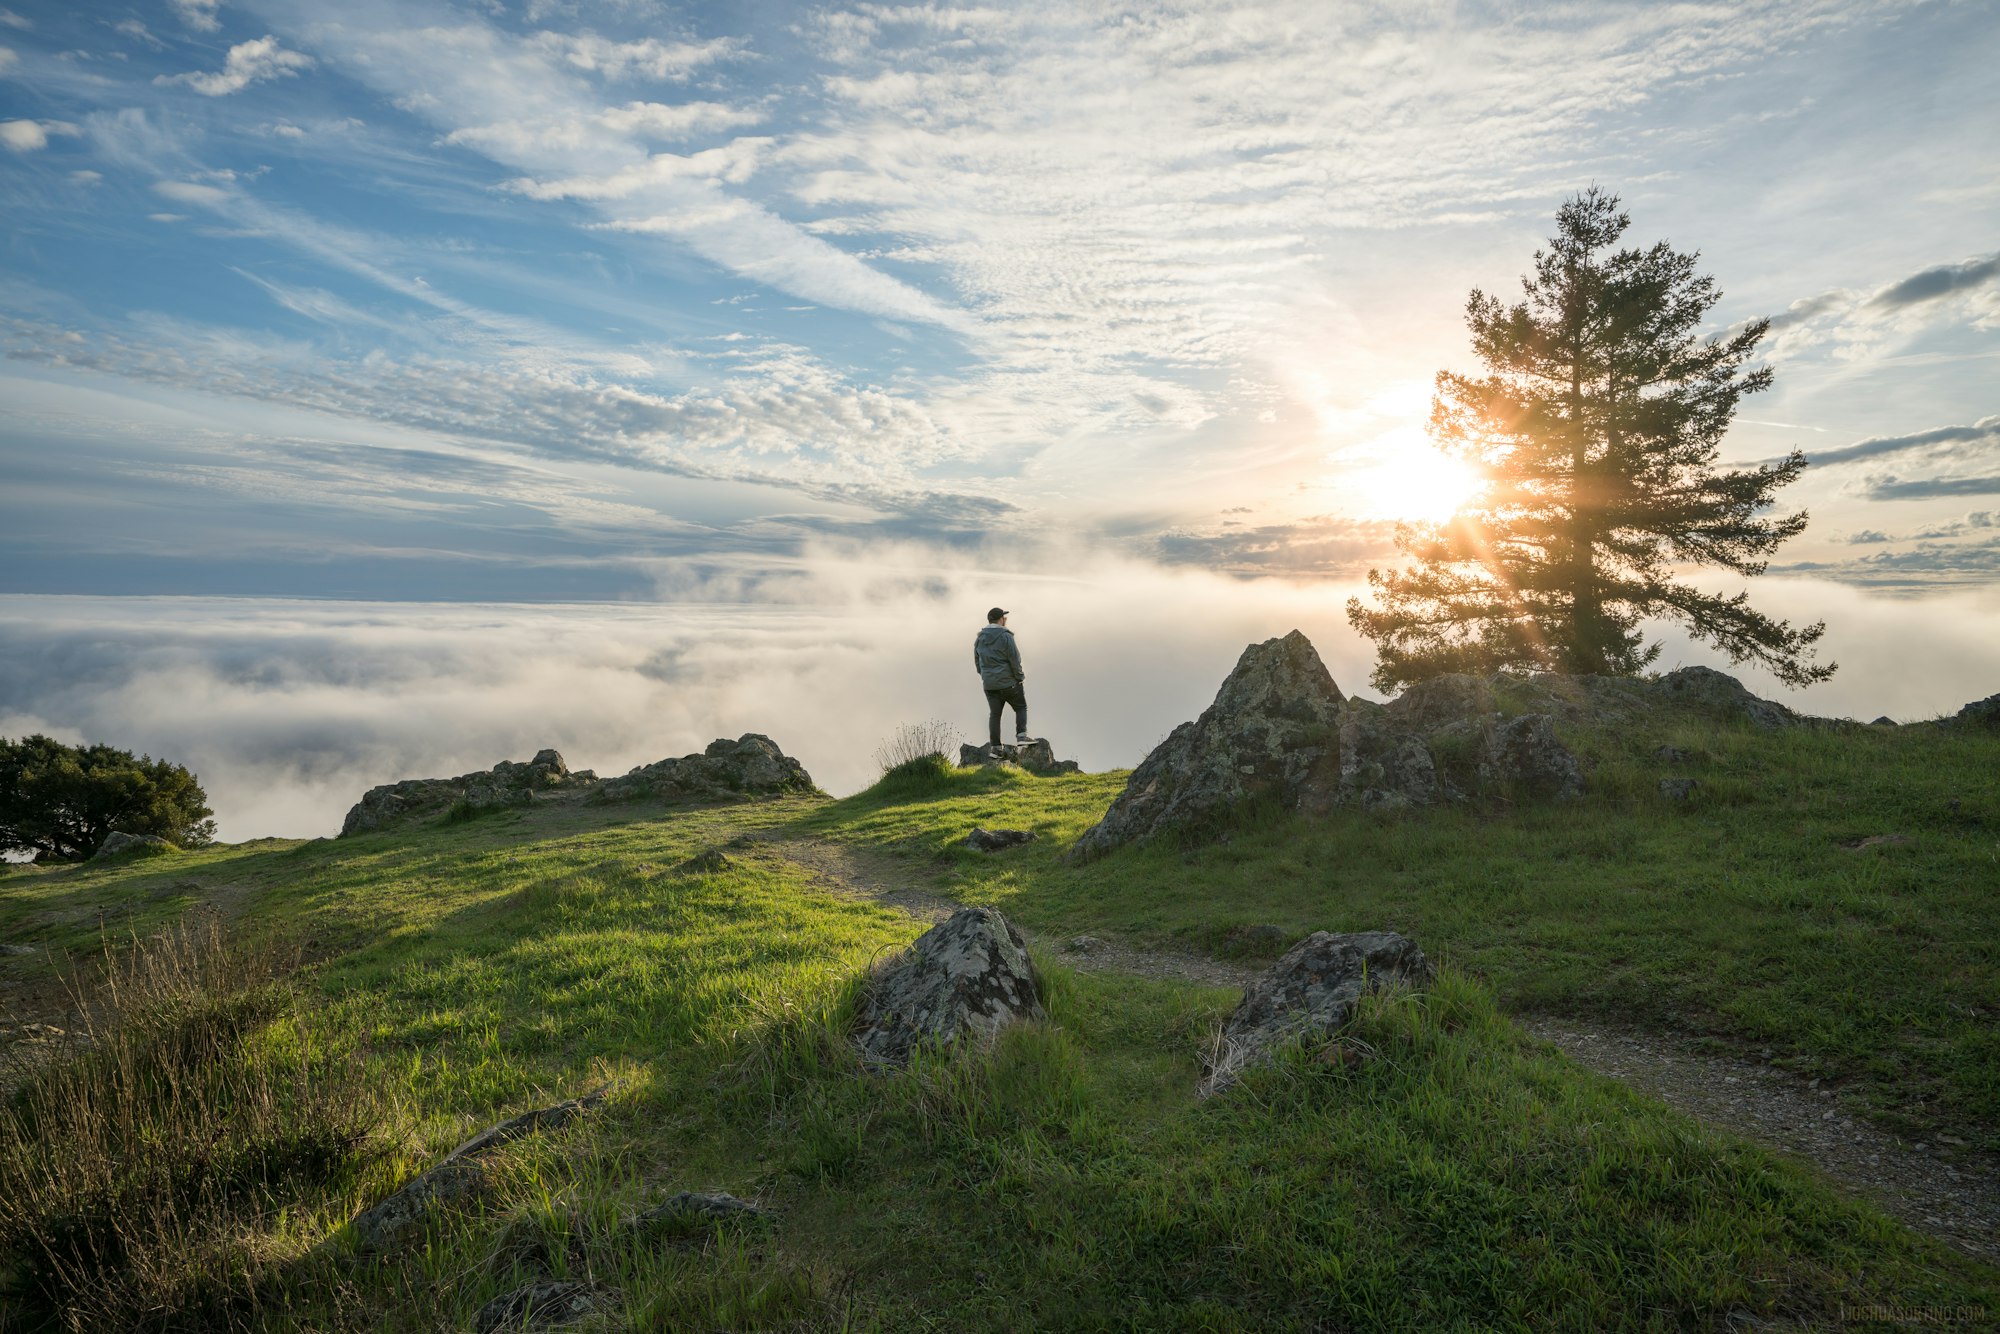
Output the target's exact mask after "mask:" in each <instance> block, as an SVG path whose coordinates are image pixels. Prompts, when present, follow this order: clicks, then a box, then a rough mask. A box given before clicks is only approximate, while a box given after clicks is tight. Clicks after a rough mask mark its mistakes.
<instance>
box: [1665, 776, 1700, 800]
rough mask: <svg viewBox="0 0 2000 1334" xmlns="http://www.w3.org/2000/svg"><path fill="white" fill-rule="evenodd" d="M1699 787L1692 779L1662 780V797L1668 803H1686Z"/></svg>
mask: <svg viewBox="0 0 2000 1334" xmlns="http://www.w3.org/2000/svg"><path fill="white" fill-rule="evenodd" d="M1697 786H1698V784H1696V782H1695V781H1694V779H1692V778H1662V779H1661V780H1660V795H1661V796H1663V797H1665V798H1666V799H1667V800H1668V801H1686V800H1687V799H1688V798H1689V797H1691V796H1693V795H1694V790H1695V788H1696V787H1697Z"/></svg>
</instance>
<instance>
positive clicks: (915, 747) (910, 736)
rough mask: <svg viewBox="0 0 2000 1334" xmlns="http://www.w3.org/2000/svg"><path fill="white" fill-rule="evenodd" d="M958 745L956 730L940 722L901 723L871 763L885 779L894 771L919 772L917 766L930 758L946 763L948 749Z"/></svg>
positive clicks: (949, 751)
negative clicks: (937, 758) (909, 770)
mask: <svg viewBox="0 0 2000 1334" xmlns="http://www.w3.org/2000/svg"><path fill="white" fill-rule="evenodd" d="M957 744H958V729H957V728H956V727H953V726H952V725H951V724H950V723H948V722H946V721H944V720H943V719H942V718H931V719H927V720H926V721H924V722H921V723H904V724H903V725H902V726H901V727H899V728H897V729H896V735H894V736H892V737H890V738H889V739H888V740H887V741H885V742H883V743H882V745H881V746H880V747H879V748H878V749H877V750H876V751H875V763H876V764H878V765H880V766H881V767H882V773H883V774H884V775H885V776H886V775H888V774H892V773H895V772H897V771H898V770H908V769H912V768H921V767H924V766H922V765H921V764H920V763H919V762H920V761H923V760H928V759H931V758H933V757H941V758H944V759H949V758H950V756H951V748H952V747H953V746H956V745H957Z"/></svg>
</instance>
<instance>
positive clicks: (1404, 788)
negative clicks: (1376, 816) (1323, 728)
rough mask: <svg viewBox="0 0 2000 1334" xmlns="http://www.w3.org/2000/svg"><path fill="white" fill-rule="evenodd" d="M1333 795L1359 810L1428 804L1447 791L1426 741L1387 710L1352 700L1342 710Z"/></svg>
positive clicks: (1390, 808)
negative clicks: (1400, 726)
mask: <svg viewBox="0 0 2000 1334" xmlns="http://www.w3.org/2000/svg"><path fill="white" fill-rule="evenodd" d="M1335 795H1336V799H1337V801H1338V802H1339V804H1341V805H1352V806H1359V807H1360V808H1361V809H1362V810H1367V811H1373V810H1397V809H1400V808H1402V807H1405V806H1429V805H1431V804H1433V803H1435V802H1436V801H1438V800H1439V799H1441V798H1442V797H1444V796H1446V795H1447V789H1446V787H1445V786H1444V785H1443V784H1442V783H1441V782H1440V781H1439V779H1438V773H1437V765H1436V763H1435V761H1434V760H1433V758H1432V756H1431V750H1430V747H1429V746H1428V745H1427V744H1426V743H1425V741H1424V738H1423V737H1422V736H1421V735H1419V734H1418V733H1416V732H1409V731H1404V730H1402V729H1401V728H1399V727H1397V726H1396V719H1395V716H1394V714H1392V713H1391V711H1390V710H1388V709H1385V708H1383V707H1382V706H1380V705H1378V704H1375V703H1374V702H1373V701H1370V700H1359V699H1357V700H1352V701H1350V702H1349V704H1348V706H1347V708H1346V709H1344V710H1342V712H1341V715H1340V782H1339V786H1338V788H1337V789H1336V793H1335Z"/></svg>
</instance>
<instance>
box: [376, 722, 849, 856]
mask: <svg viewBox="0 0 2000 1334" xmlns="http://www.w3.org/2000/svg"><path fill="white" fill-rule="evenodd" d="M812 790H813V781H812V775H810V774H808V773H807V772H806V771H805V769H804V768H803V767H801V766H800V764H799V762H798V761H797V760H794V759H792V758H790V757H789V756H787V755H786V754H785V753H784V752H783V751H782V750H780V749H778V745H777V743H776V742H774V741H772V740H771V739H770V738H769V737H767V736H760V735H758V734H756V733H754V732H753V733H748V734H746V735H744V736H741V737H738V738H737V739H736V740H734V741H730V740H727V739H722V740H717V741H713V742H710V743H709V746H708V749H707V750H705V751H703V752H702V753H701V754H699V755H684V756H682V757H681V758H679V759H669V760H660V761H658V762H657V763H654V764H648V765H642V766H640V767H639V768H636V769H633V770H632V771H631V772H630V773H628V774H624V775H622V776H620V777H617V778H612V779H600V778H599V777H598V776H597V775H596V774H595V773H593V772H592V771H590V770H588V769H582V770H578V771H576V772H574V773H572V772H571V771H570V769H569V766H568V765H566V764H565V763H564V762H563V757H562V755H561V754H560V753H559V752H557V751H554V750H542V751H538V752H537V753H536V755H535V757H534V758H533V759H532V760H528V761H526V762H525V763H523V762H516V761H502V762H501V763H499V764H496V765H494V766H493V767H492V768H491V769H485V770H482V771H480V772H479V773H472V774H461V775H459V776H458V777H457V778H409V779H405V780H403V781H402V782H400V783H388V784H384V785H383V786H381V787H377V788H371V789H369V791H368V792H367V793H365V794H364V795H363V796H362V798H361V800H360V801H358V802H356V803H355V804H354V807H353V809H352V810H350V811H348V813H347V820H346V822H345V823H344V824H343V825H342V826H341V829H340V833H341V836H342V837H343V838H344V837H346V836H348V835H350V834H364V833H370V832H373V831H374V830H378V829H386V828H389V827H391V826H394V825H397V824H400V823H403V822H404V821H408V820H413V819H422V818H426V817H430V816H436V815H441V814H443V813H444V812H446V811H449V810H453V809H458V810H462V811H464V812H466V813H469V814H478V813H482V812H485V811H492V810H500V809H503V808H506V807H510V806H527V805H531V804H533V803H536V802H548V801H556V802H564V801H583V802H592V803H596V802H606V801H638V800H644V799H649V798H650V799H657V800H664V801H731V800H742V799H744V798H749V797H767V796H781V795H783V794H785V793H788V792H810V791H812Z"/></svg>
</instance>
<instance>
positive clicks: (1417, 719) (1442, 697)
mask: <svg viewBox="0 0 2000 1334" xmlns="http://www.w3.org/2000/svg"><path fill="white" fill-rule="evenodd" d="M1383 707H1384V708H1385V709H1387V710H1388V713H1389V718H1390V720H1391V721H1392V722H1393V723H1394V724H1395V725H1396V726H1397V727H1399V728H1402V729H1404V730H1406V731H1412V732H1428V731H1430V730H1431V729H1432V728H1436V727H1443V726H1445V725H1446V724H1447V723H1455V722H1458V721H1459V720H1460V719H1464V718H1484V717H1485V716H1486V715H1487V714H1490V713H1493V712H1495V711H1496V710H1497V709H1498V708H1499V704H1498V702H1497V701H1496V699H1495V698H1494V694H1493V682H1492V681H1490V680H1488V679H1487V678H1486V677H1483V676H1469V675H1467V674H1466V673H1464V672H1448V673H1446V674H1445V675H1443V676H1434V677H1432V678H1431V679H1430V680H1428V681H1418V682H1417V683H1416V684H1414V685H1412V686H1410V687H1409V688H1408V689H1406V690H1404V691H1403V693H1402V694H1400V695H1398V696H1396V698H1394V699H1392V700H1390V701H1389V702H1388V703H1387V704H1386V705H1384V706H1383Z"/></svg>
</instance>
